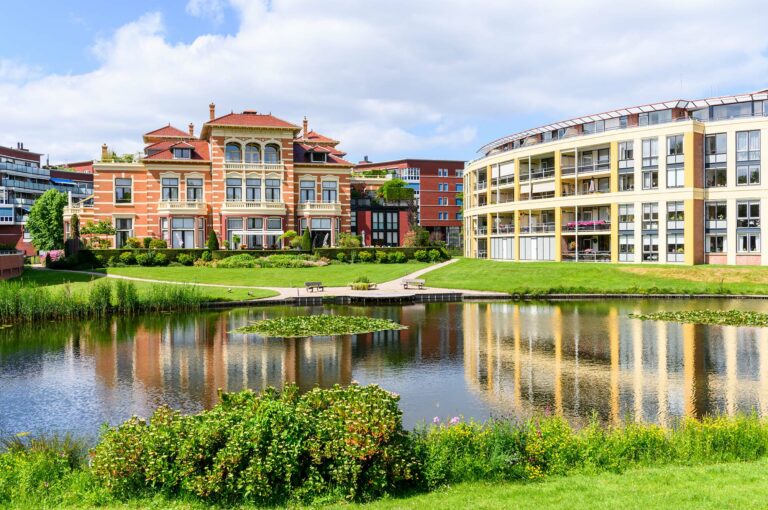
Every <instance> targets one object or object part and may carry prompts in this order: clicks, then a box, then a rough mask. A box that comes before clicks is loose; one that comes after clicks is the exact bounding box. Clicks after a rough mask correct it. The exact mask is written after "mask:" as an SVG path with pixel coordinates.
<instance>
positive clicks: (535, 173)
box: [530, 168, 555, 181]
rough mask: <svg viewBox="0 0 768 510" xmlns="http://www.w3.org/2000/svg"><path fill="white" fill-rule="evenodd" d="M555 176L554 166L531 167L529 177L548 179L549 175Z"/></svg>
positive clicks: (532, 178)
mask: <svg viewBox="0 0 768 510" xmlns="http://www.w3.org/2000/svg"><path fill="white" fill-rule="evenodd" d="M554 176H555V169H554V168H533V169H531V173H530V178H531V180H532V181H533V180H536V179H549V178H550V177H554Z"/></svg>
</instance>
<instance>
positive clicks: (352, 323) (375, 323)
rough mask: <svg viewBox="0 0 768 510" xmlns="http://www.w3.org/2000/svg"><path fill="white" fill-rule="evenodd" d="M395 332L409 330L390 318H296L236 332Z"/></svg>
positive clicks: (261, 323)
mask: <svg viewBox="0 0 768 510" xmlns="http://www.w3.org/2000/svg"><path fill="white" fill-rule="evenodd" d="M360 279H362V278H360ZM365 280H366V282H355V283H368V282H367V278H365ZM396 329H406V327H405V326H403V325H401V324H398V323H396V322H393V321H391V320H389V319H375V318H372V317H365V316H363V315H349V316H345V315H297V316H294V317H281V318H279V319H265V320H261V321H257V322H255V323H253V324H250V325H248V326H243V327H242V328H239V329H237V330H236V331H237V332H238V333H259V334H262V335H264V336H271V337H283V338H297V337H306V336H330V335H351V334H355V333H369V332H371V331H385V330H396Z"/></svg>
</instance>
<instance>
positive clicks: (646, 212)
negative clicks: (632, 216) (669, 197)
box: [643, 203, 659, 230]
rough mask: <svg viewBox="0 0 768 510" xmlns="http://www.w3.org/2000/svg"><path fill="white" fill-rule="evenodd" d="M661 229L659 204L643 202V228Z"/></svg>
mask: <svg viewBox="0 0 768 510" xmlns="http://www.w3.org/2000/svg"><path fill="white" fill-rule="evenodd" d="M658 229H659V204H658V203H651V204H643V230H658Z"/></svg>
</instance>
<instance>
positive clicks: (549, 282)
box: [424, 259, 768, 294]
mask: <svg viewBox="0 0 768 510" xmlns="http://www.w3.org/2000/svg"><path fill="white" fill-rule="evenodd" d="M424 278H425V279H426V283H427V285H428V286H430V287H445V288H458V289H470V290H487V291H497V292H513V293H526V292H542V291H548V290H551V291H552V292H574V293H578V292H588V293H591V292H596V293H602V292H616V293H627V292H638V291H640V292H642V291H649V290H653V289H654V288H655V289H657V290H658V291H659V292H664V293H675V294H687V293H721V292H722V291H728V292H730V293H731V294H768V268H766V267H758V266H754V267H747V266H709V265H701V266H673V265H645V266H643V265H624V264H595V263H581V262H579V263H573V262H571V263H568V262H565V263H563V262H495V261H489V260H476V259H460V260H459V261H457V262H455V263H453V264H449V265H447V266H445V267H443V268H440V269H436V270H435V271H431V272H429V273H427V274H426V275H424ZM721 289H722V290H721Z"/></svg>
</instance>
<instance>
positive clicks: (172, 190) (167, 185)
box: [162, 177, 179, 202]
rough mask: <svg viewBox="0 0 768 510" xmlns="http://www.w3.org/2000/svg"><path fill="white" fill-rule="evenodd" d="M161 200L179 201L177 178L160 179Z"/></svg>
mask: <svg viewBox="0 0 768 510" xmlns="http://www.w3.org/2000/svg"><path fill="white" fill-rule="evenodd" d="M162 186H163V189H162V193H163V195H162V196H163V200H165V201H168V202H175V201H177V200H178V199H179V179H178V178H177V177H163V178H162Z"/></svg>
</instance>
